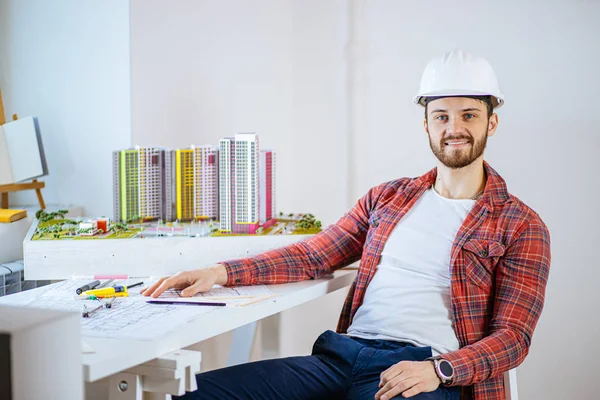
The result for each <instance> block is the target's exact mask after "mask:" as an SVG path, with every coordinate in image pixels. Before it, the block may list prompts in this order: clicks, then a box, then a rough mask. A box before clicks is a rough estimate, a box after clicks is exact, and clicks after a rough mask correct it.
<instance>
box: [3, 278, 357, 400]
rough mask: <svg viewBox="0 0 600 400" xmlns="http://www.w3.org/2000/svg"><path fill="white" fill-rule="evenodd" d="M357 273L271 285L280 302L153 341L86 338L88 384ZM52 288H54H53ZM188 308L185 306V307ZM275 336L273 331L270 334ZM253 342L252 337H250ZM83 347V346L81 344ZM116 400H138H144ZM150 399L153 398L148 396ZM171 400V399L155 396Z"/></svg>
mask: <svg viewBox="0 0 600 400" xmlns="http://www.w3.org/2000/svg"><path fill="white" fill-rule="evenodd" d="M355 274H356V272H355V271H352V270H342V271H337V272H336V273H335V274H333V275H332V276H330V277H327V278H322V279H318V280H310V281H303V282H297V283H292V284H287V285H271V286H269V288H270V289H271V290H272V291H273V292H274V293H277V294H279V295H280V296H279V297H277V299H276V301H274V302H271V301H266V302H262V303H256V304H253V305H250V306H247V307H241V308H234V307H231V308H229V307H227V308H225V307H223V308H219V309H218V310H214V311H212V312H210V313H207V314H203V315H200V316H199V317H197V318H196V319H194V320H193V321H191V322H189V323H188V324H186V326H185V329H180V330H177V331H172V332H170V333H169V334H167V335H165V336H164V337H162V338H160V339H157V340H152V341H136V340H123V339H104V338H102V339H101V338H91V337H88V338H85V341H86V342H87V343H89V345H90V346H91V347H92V348H93V349H94V350H95V353H93V354H84V355H83V359H82V363H83V367H84V370H83V374H84V380H85V381H87V382H95V381H98V380H101V379H103V378H107V377H111V376H114V375H115V374H119V373H120V372H122V371H126V370H128V369H130V368H132V367H135V366H138V365H141V364H144V363H147V362H149V361H152V360H154V359H157V358H160V357H163V356H165V355H167V354H169V353H172V352H174V351H176V350H179V349H184V348H186V347H189V346H192V345H194V344H197V343H200V342H202V341H204V340H206V339H210V338H213V337H215V336H217V335H220V334H222V333H225V332H229V331H232V330H235V329H237V328H240V327H243V326H245V325H247V324H250V323H252V322H256V321H259V320H261V319H263V318H266V317H269V316H272V315H275V314H277V313H280V312H282V311H285V310H288V309H290V308H292V307H295V306H298V305H301V304H304V303H307V302H309V301H311V300H314V299H317V298H319V297H322V296H325V295H327V294H328V293H332V292H334V291H336V290H338V289H342V288H345V287H348V286H349V285H350V284H351V283H352V281H353V279H354V277H355ZM48 287H49V286H45V287H42V288H38V289H33V290H30V291H27V292H22V293H17V294H14V295H10V296H6V297H2V298H0V303H3V304H18V303H22V302H23V301H24V300H27V299H30V298H34V297H36V296H38V295H40V294H41V293H43V291H45V290H48ZM50 287H51V285H50ZM182 307H185V306H182ZM269 334H272V332H269ZM249 339H250V340H252V338H249ZM77 345H79V344H77ZM112 398H115V399H116V398H119V399H129V398H133V399H138V398H141V397H125V396H123V395H120V396H117V397H114V396H113V397H111V399H112ZM148 398H150V397H148ZM151 398H153V399H155V398H168V397H154V396H153V397H151Z"/></svg>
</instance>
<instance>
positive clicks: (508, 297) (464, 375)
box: [223, 163, 550, 400]
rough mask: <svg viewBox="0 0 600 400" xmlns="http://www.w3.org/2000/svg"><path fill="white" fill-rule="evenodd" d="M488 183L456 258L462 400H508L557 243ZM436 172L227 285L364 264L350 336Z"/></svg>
mask: <svg viewBox="0 0 600 400" xmlns="http://www.w3.org/2000/svg"><path fill="white" fill-rule="evenodd" d="M484 168H485V171H486V174H487V183H486V186H485V191H484V193H483V195H482V197H481V198H480V199H479V201H477V202H476V203H475V205H474V206H473V209H472V210H471V212H470V213H469V215H468V216H467V217H466V219H465V221H464V222H463V224H462V226H461V228H460V229H459V231H458V233H457V235H456V238H455V240H454V244H453V246H452V250H451V258H450V269H451V276H452V278H451V293H452V295H451V298H452V319H453V327H454V332H455V333H456V337H457V338H458V342H459V344H460V349H459V350H457V351H453V352H451V353H447V354H443V355H442V357H444V358H445V359H447V360H449V361H451V362H452V365H453V366H454V369H455V377H454V380H453V385H460V386H465V388H464V389H463V396H462V397H463V398H474V399H477V400H484V399H485V400H488V399H489V400H492V399H493V400H496V399H504V386H503V373H504V372H506V371H508V370H509V369H512V368H514V367H516V366H517V365H519V364H520V363H521V362H522V361H523V360H524V359H525V356H526V355H527V353H528V350H529V345H530V343H531V337H532V335H533V330H534V328H535V325H536V323H537V321H538V318H539V317H540V314H541V312H542V307H543V304H544V293H545V288H546V282H547V280H548V273H549V268H550V236H549V233H548V229H547V228H546V226H545V225H544V223H543V222H542V220H541V218H540V217H539V216H538V215H537V214H536V213H535V212H534V211H533V210H532V209H530V208H529V207H527V206H526V205H525V204H524V203H522V202H521V201H520V200H519V199H517V198H516V197H514V196H512V195H510V194H509V193H508V191H507V188H506V184H505V182H504V180H503V179H502V178H501V177H500V175H499V174H498V173H497V172H496V171H494V170H493V169H492V168H491V167H490V166H489V165H488V164H487V163H484ZM436 174H437V169H433V170H431V171H430V172H428V173H427V174H425V175H423V176H421V177H419V178H415V179H410V178H403V179H399V180H396V181H392V182H388V183H384V184H382V185H379V186H377V187H374V188H372V189H371V190H369V192H368V193H367V194H366V195H365V196H364V197H363V198H361V199H360V200H359V201H358V203H357V204H356V205H355V206H354V208H352V210H350V212H349V213H347V214H346V215H344V216H343V217H342V218H341V219H340V220H339V221H338V222H337V223H336V224H334V225H331V226H329V227H328V228H327V229H326V230H324V231H323V232H321V233H319V234H317V235H315V236H313V237H311V238H309V239H307V240H305V241H303V242H300V243H295V244H292V245H290V246H287V247H284V248H281V249H278V250H272V251H269V252H266V253H263V254H260V255H258V256H255V257H252V258H246V259H242V260H235V261H228V262H224V263H223V264H224V265H225V267H226V269H227V275H228V284H229V285H248V284H275V283H286V282H294V281H299V280H304V279H315V278H318V277H320V276H322V275H325V274H328V273H331V272H333V271H335V270H337V269H339V268H342V267H344V266H346V265H348V264H350V263H353V262H355V261H357V260H359V259H360V268H359V270H358V274H357V276H356V279H355V281H354V283H353V284H352V286H351V287H350V291H349V293H348V297H347V298H346V302H345V304H344V306H343V308H342V313H341V316H340V320H339V323H338V328H337V330H338V332H340V333H341V332H346V330H347V329H348V326H349V325H350V322H351V321H352V318H353V317H354V315H355V313H356V311H357V310H358V308H359V307H360V305H361V304H362V301H363V298H364V296H365V291H366V289H367V286H368V285H369V282H370V281H371V278H373V275H374V274H375V271H376V268H377V265H378V264H379V260H380V256H381V251H382V250H383V247H384V245H385V243H386V240H387V238H388V237H389V235H390V234H391V232H392V230H393V229H394V227H395V226H396V225H397V224H398V221H400V219H401V218H402V217H403V216H404V215H405V214H406V213H407V212H408V210H409V209H410V208H411V207H412V206H413V204H415V202H416V201H417V199H418V198H419V197H420V196H421V195H422V194H423V193H424V192H425V191H426V190H427V189H428V188H430V187H431V185H432V184H433V183H434V182H435V178H436Z"/></svg>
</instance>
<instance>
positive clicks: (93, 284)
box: [75, 281, 100, 294]
mask: <svg viewBox="0 0 600 400" xmlns="http://www.w3.org/2000/svg"><path fill="white" fill-rule="evenodd" d="M99 284H100V281H93V282H90V283H88V284H87V285H83V286H81V287H78V288H77V289H75V293H77V294H81V293H83V292H85V291H88V290H90V289H93V288H95V287H96V286H98V285H99Z"/></svg>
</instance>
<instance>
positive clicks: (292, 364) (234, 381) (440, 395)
mask: <svg viewBox="0 0 600 400" xmlns="http://www.w3.org/2000/svg"><path fill="white" fill-rule="evenodd" d="M428 357H431V348H430V347H415V346H412V345H410V344H406V343H398V342H391V341H387V340H366V339H357V338H351V337H348V336H343V335H339V334H337V333H335V332H332V331H327V332H325V333H323V334H321V336H319V338H318V339H317V341H316V342H315V344H314V346H313V351H312V355H310V356H304V357H289V358H282V359H277V360H266V361H258V362H253V363H248V364H242V365H237V366H234V367H228V368H223V369H219V370H214V371H209V372H205V373H202V374H199V375H197V376H196V379H197V381H198V390H197V391H196V392H193V393H187V394H186V395H185V396H182V397H179V399H185V400H200V399H210V400H215V399H217V400H221V399H223V400H242V399H243V400H258V399H265V400H276V399H282V400H309V399H327V400H329V399H352V400H363V399H364V400H367V399H368V400H373V399H374V397H375V393H377V391H379V380H380V374H381V373H382V372H383V371H385V370H386V369H388V368H389V367H390V366H392V365H394V364H396V363H398V362H400V361H423V360H424V359H426V358H428ZM398 398H402V397H398ZM459 398H460V391H459V389H458V388H456V387H454V388H445V387H439V388H438V389H437V390H435V391H434V392H431V393H422V394H420V395H417V396H414V397H413V399H414V400H448V399H451V400H458V399H459Z"/></svg>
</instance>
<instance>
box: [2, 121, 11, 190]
mask: <svg viewBox="0 0 600 400" xmlns="http://www.w3.org/2000/svg"><path fill="white" fill-rule="evenodd" d="M13 182H14V181H13V175H12V169H11V168H10V160H9V157H8V148H7V147H6V138H5V136H4V128H3V127H2V126H0V185H9V184H11V183H13Z"/></svg>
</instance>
